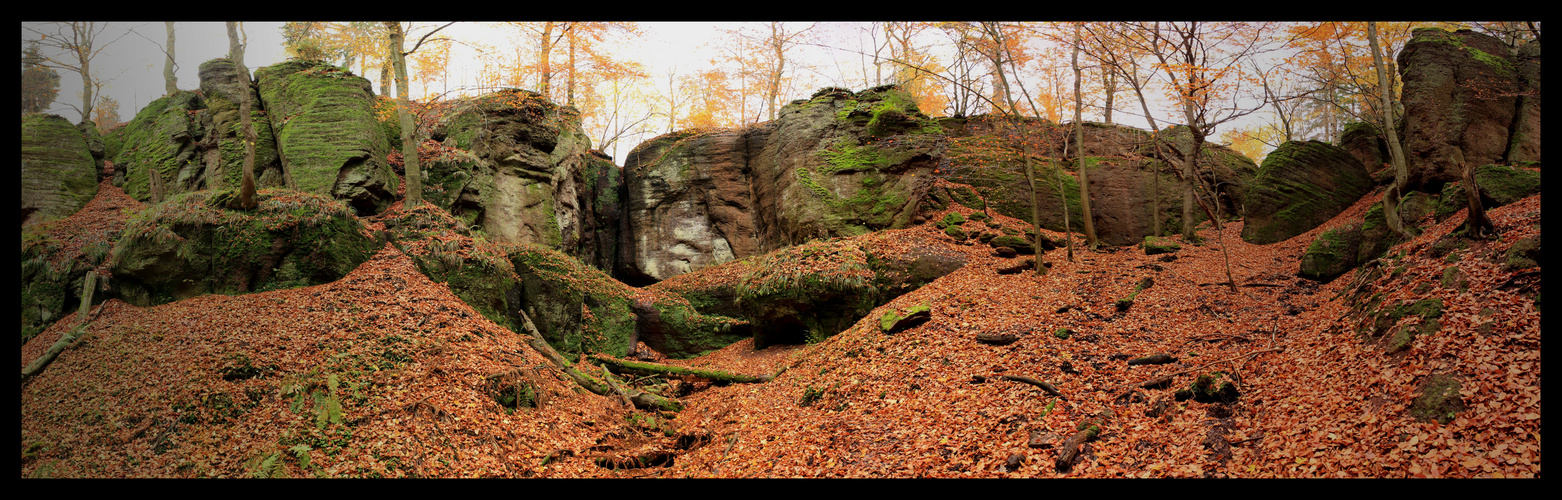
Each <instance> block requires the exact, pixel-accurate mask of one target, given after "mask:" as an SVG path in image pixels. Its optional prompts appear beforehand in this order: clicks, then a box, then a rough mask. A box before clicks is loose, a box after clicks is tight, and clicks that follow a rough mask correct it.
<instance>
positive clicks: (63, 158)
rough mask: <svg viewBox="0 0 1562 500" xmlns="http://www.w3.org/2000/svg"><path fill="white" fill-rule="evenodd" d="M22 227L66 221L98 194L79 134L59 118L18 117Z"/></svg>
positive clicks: (89, 157)
mask: <svg viewBox="0 0 1562 500" xmlns="http://www.w3.org/2000/svg"><path fill="white" fill-rule="evenodd" d="M21 150H22V180H21V188H22V190H21V199H22V226H24V227H25V226H29V225H33V224H38V223H42V222H47V221H51V220H56V219H62V218H65V217H69V216H70V215H71V214H73V213H76V211H77V210H80V209H81V207H84V206H86V205H87V202H89V201H92V198H93V197H94V196H96V195H97V192H98V171H97V168H96V166H95V165H94V162H93V159H92V153H91V151H89V150H88V145H87V139H86V137H85V136H83V135H82V133H81V130H79V129H77V128H76V126H75V125H72V124H71V122H70V120H66V119H65V118H64V117H61V116H59V115H47V114H36V113H35V114H27V115H22V142H21Z"/></svg>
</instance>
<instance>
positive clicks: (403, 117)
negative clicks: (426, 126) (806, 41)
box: [385, 21, 423, 210]
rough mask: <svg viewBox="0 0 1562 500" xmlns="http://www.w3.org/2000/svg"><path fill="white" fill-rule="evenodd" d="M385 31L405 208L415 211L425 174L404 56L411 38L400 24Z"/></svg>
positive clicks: (388, 24) (392, 24) (388, 23)
mask: <svg viewBox="0 0 1562 500" xmlns="http://www.w3.org/2000/svg"><path fill="white" fill-rule="evenodd" d="M385 30H386V31H387V33H388V34H389V36H388V42H387V43H388V45H386V46H385V53H386V55H388V56H389V59H390V63H391V68H392V70H393V71H395V74H396V116H397V118H398V119H399V120H400V123H401V161H402V162H404V163H403V164H404V165H405V172H406V177H407V195H406V199H405V200H404V202H403V207H404V208H405V209H407V210H412V209H413V208H416V207H417V206H418V205H419V204H421V203H423V170H422V168H420V166H419V165H418V144H417V142H416V141H415V140H414V137H415V134H414V132H415V129H414V128H413V119H412V100H411V97H409V96H411V95H412V93H411V91H410V90H408V87H409V85H408V84H407V59H406V55H407V54H406V53H405V52H402V45H403V41H404V40H405V39H406V37H407V35H406V31H405V30H403V29H402V27H401V23H400V22H397V21H386V22H385Z"/></svg>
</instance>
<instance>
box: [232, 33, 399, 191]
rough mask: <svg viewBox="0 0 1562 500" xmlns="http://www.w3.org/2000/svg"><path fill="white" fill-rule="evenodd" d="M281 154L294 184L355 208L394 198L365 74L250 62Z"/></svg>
mask: <svg viewBox="0 0 1562 500" xmlns="http://www.w3.org/2000/svg"><path fill="white" fill-rule="evenodd" d="M255 78H256V80H257V81H258V84H259V87H260V98H261V101H262V102H263V105H264V109H265V111H266V117H267V119H268V120H269V121H270V123H271V129H272V131H273V133H275V134H276V140H277V146H278V149H279V152H280V156H281V161H282V164H283V166H284V168H286V169H287V170H288V171H289V172H291V173H292V176H293V180H294V182H295V184H296V185H297V187H298V189H299V190H302V191H306V192H310V193H317V194H322V195H327V196H331V197H334V198H339V199H344V200H347V201H348V203H349V204H350V205H351V206H352V207H353V208H354V209H355V210H357V211H358V213H360V214H363V215H371V214H375V213H379V212H380V211H382V210H384V209H385V208H386V207H388V206H389V205H390V204H391V203H393V202H395V201H396V190H397V184H398V182H399V181H398V179H397V177H396V173H395V172H394V171H393V170H391V166H390V164H389V162H388V161H387V160H386V154H387V153H389V152H390V151H391V147H390V143H389V142H388V139H387V137H386V132H385V130H384V128H383V127H381V126H380V124H379V121H378V115H377V110H378V108H377V105H378V102H379V101H378V100H377V99H376V98H375V96H374V92H373V91H372V90H371V88H370V84H369V80H367V79H364V78H363V77H359V76H356V75H353V74H352V73H349V72H347V71H344V70H342V69H341V68H337V67H335V66H332V65H329V64H326V63H323V62H318V61H308V60H291V61H287V62H283V63H278V64H274V65H271V66H267V67H264V68H260V69H258V70H255Z"/></svg>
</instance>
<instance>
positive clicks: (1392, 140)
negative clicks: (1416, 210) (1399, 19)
mask: <svg viewBox="0 0 1562 500" xmlns="http://www.w3.org/2000/svg"><path fill="white" fill-rule="evenodd" d="M1367 40H1368V42H1369V43H1371V44H1372V67H1373V68H1375V69H1376V70H1377V73H1378V88H1380V89H1381V90H1382V92H1380V94H1381V95H1382V98H1383V113H1382V115H1383V119H1382V125H1383V133H1384V135H1386V136H1387V137H1388V149H1389V157H1390V158H1392V159H1393V161H1394V183H1393V184H1391V185H1389V187H1388V189H1385V190H1383V217H1384V219H1387V221H1388V227H1389V229H1390V230H1393V231H1394V233H1395V234H1398V235H1399V237H1400V238H1404V239H1406V240H1409V239H1411V238H1413V237H1415V235H1413V234H1410V231H1409V230H1408V229H1406V228H1405V221H1404V220H1403V219H1401V218H1400V216H1399V196H1400V194H1401V191H1403V190H1404V189H1405V181H1406V179H1407V178H1409V177H1410V168H1409V166H1408V165H1406V163H1405V157H1404V155H1403V154H1401V151H1400V149H1399V133H1398V132H1397V131H1395V130H1394V113H1393V109H1394V100H1393V98H1392V97H1391V95H1392V93H1393V91H1394V87H1393V82H1392V81H1391V80H1390V79H1389V77H1388V71H1386V70H1385V67H1384V64H1383V54H1382V53H1381V52H1380V51H1379V50H1378V23H1377V22H1376V21H1371V22H1368V23H1367Z"/></svg>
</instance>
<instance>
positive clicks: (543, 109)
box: [424, 89, 624, 270]
mask: <svg viewBox="0 0 1562 500" xmlns="http://www.w3.org/2000/svg"><path fill="white" fill-rule="evenodd" d="M446 106H447V109H445V110H444V112H443V113H442V114H441V118H440V120H439V123H438V124H437V125H436V126H435V127H434V128H433V129H432V130H431V132H430V136H429V137H428V139H429V140H432V141H436V142H438V143H439V144H438V145H434V146H437V147H438V148H440V151H441V153H440V154H439V155H438V157H437V158H434V159H432V161H428V160H425V163H424V165H425V169H424V172H425V176H426V178H427V181H426V182H425V183H424V197H425V199H427V200H429V202H430V203H434V204H435V205H438V206H440V207H442V208H445V209H446V210H448V211H449V212H450V213H451V214H452V215H455V216H456V217H458V218H460V219H462V220H464V221H466V223H467V224H468V225H470V226H472V227H474V228H477V229H481V230H483V231H484V233H486V234H487V236H488V237H489V238H492V239H493V241H495V242H499V243H529V244H536V245H542V246H545V247H548V248H554V249H558V250H561V251H563V252H565V253H567V254H569V255H573V256H577V257H579V258H580V259H581V260H582V261H584V262H587V263H589V264H591V265H593V266H596V267H597V268H598V269H604V270H612V269H613V267H614V262H615V261H616V259H617V254H618V251H619V250H618V227H619V219H620V217H621V211H622V204H623V201H622V200H623V196H624V193H623V183H622V174H621V172H620V171H619V168H618V167H617V166H615V165H613V164H612V161H611V160H610V159H608V158H607V157H606V156H605V155H602V154H601V153H600V152H593V151H592V150H591V149H590V147H591V142H590V139H589V138H588V137H586V134H585V132H584V131H583V130H582V129H581V128H580V113H579V112H578V111H576V110H575V109H574V108H571V107H567V106H559V105H557V104H554V103H553V102H551V101H548V100H547V99H545V98H543V97H542V96H541V95H540V94H537V93H535V92H529V91H524V90H518V89H505V90H502V91H499V92H495V93H492V94H487V95H483V96H479V97H476V98H470V99H461V100H458V101H455V102H452V103H450V104H447V105H446ZM424 145H425V146H431V144H430V143H426V142H425V143H424ZM425 156H426V155H425Z"/></svg>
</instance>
